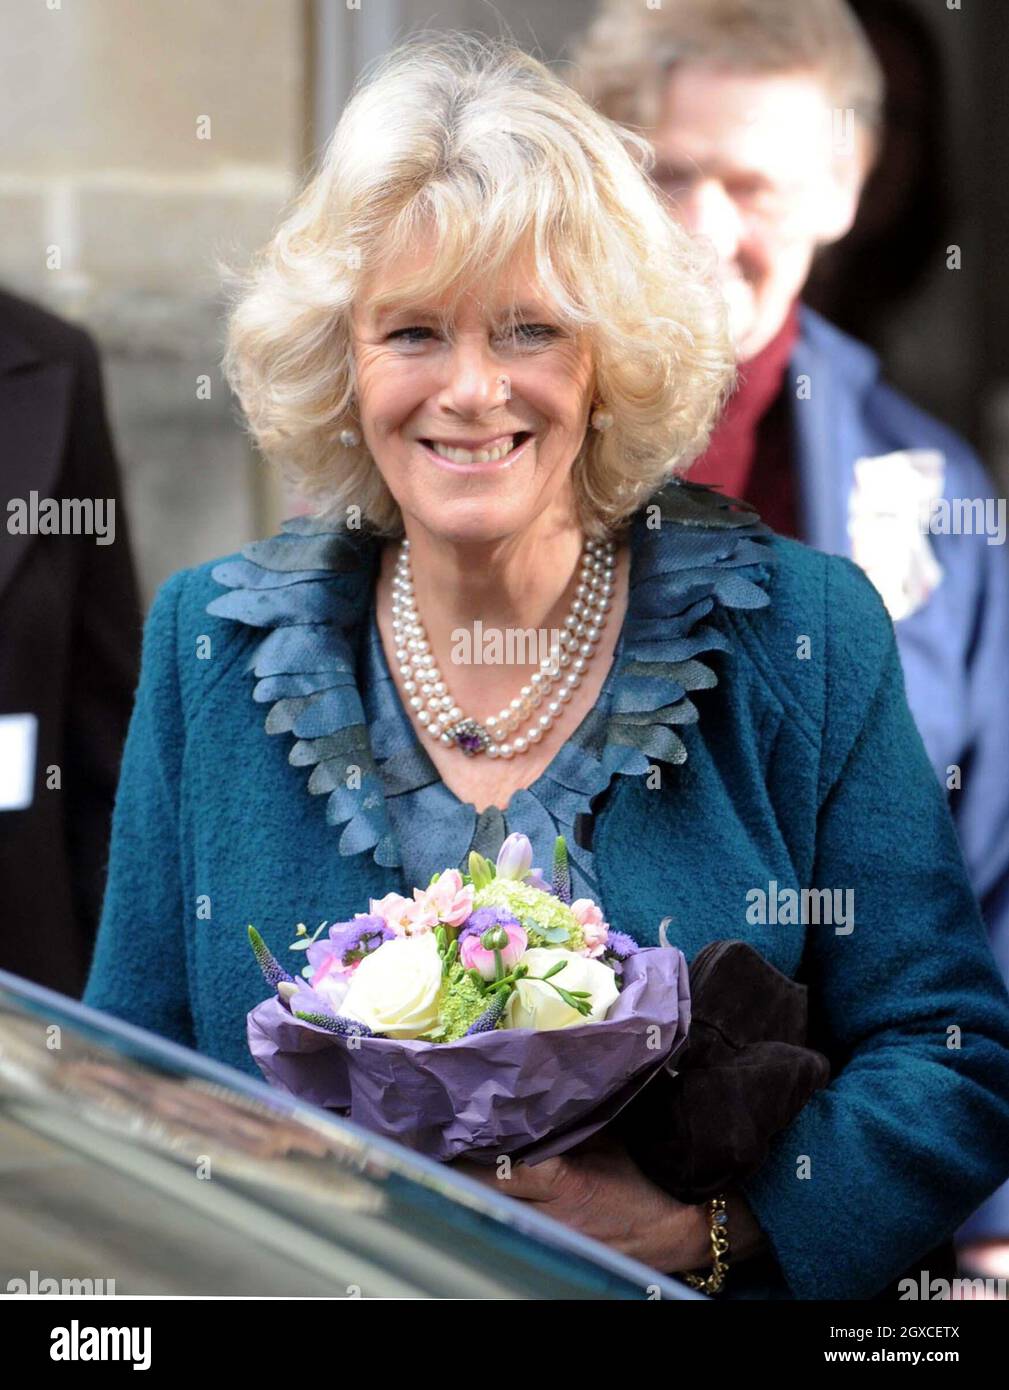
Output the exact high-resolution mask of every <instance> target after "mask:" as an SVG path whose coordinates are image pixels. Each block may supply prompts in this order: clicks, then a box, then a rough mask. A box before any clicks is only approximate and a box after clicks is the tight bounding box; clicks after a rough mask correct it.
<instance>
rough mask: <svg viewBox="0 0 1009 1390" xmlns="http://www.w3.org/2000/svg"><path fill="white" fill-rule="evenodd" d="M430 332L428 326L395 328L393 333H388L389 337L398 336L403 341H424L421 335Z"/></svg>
mask: <svg viewBox="0 0 1009 1390" xmlns="http://www.w3.org/2000/svg"><path fill="white" fill-rule="evenodd" d="M431 332H432V330H431V329H430V328H397V329H396V331H395V333H390V334H389V338H390V339H393V338H398V339H400V341H402V342H404V343H422V342H425V341H426V339H425V338H424V336H423V335H424V334H425V333H426V334H428V335H430V334H431Z"/></svg>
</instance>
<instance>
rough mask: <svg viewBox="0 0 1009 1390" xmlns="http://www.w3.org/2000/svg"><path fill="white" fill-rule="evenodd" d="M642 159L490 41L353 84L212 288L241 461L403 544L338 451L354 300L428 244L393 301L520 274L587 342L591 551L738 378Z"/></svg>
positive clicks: (431, 46) (696, 258)
mask: <svg viewBox="0 0 1009 1390" xmlns="http://www.w3.org/2000/svg"><path fill="white" fill-rule="evenodd" d="M652 159H653V156H652V152H651V147H650V146H649V145H648V143H647V141H646V140H645V139H643V138H642V137H641V136H639V135H636V134H633V133H631V132H629V131H627V130H624V129H623V128H621V127H620V126H617V125H615V124H614V123H613V122H611V121H610V120H608V119H607V118H606V117H605V116H602V115H599V114H598V113H597V112H595V111H593V109H592V108H591V106H589V105H588V104H587V103H586V102H585V101H584V100H583V98H582V97H580V96H579V95H578V94H577V93H576V92H575V91H574V90H573V88H572V87H570V86H568V85H567V84H566V83H565V82H563V81H562V80H561V79H560V78H559V77H557V76H555V75H554V74H553V73H551V72H550V71H549V70H548V69H547V68H546V67H544V65H543V64H542V63H540V62H538V61H537V60H536V59H535V58H532V57H530V56H528V55H527V54H525V53H523V52H522V51H521V50H519V49H517V48H516V47H514V46H513V45H512V44H510V43H508V42H505V41H503V40H488V39H483V38H473V37H470V36H466V35H461V34H452V35H448V36H444V35H441V36H431V35H423V36H420V37H414V38H412V39H410V40H409V41H407V42H406V43H404V44H403V45H402V46H400V47H399V48H397V49H395V50H394V51H393V52H391V53H390V54H388V55H387V56H385V57H384V58H383V59H382V60H381V61H380V62H379V63H378V64H377V65H376V66H375V67H374V68H373V69H372V71H371V72H370V73H365V74H364V75H363V76H362V79H361V81H360V82H359V84H358V86H357V88H356V89H355V92H354V94H353V95H352V97H351V99H350V101H349V102H348V103H347V106H346V107H345V109H344V112H343V115H342V117H341V119H340V122H339V124H338V125H337V127H336V130H335V132H334V134H333V136H332V139H331V141H330V143H329V145H328V148H327V150H326V153H325V157H324V159H323V162H322V165H321V168H320V169H319V172H318V173H317V174H316V175H315V176H314V177H313V178H312V180H311V181H310V182H309V183H308V184H307V186H306V187H305V188H304V190H303V191H302V192H301V193H300V194H299V196H298V197H297V198H296V199H295V201H294V204H293V207H292V209H291V211H290V213H289V215H287V217H286V218H285V220H284V221H283V222H282V224H281V225H280V227H279V229H278V231H277V232H276V233H275V235H274V236H273V238H272V240H271V241H270V242H269V243H268V244H267V246H266V247H265V248H264V249H263V250H262V251H261V252H260V253H259V254H258V256H257V257H255V258H254V260H253V262H252V265H251V267H250V268H249V269H248V270H247V271H246V272H245V273H244V274H236V273H234V272H229V271H228V270H227V268H225V274H226V277H227V278H229V279H230V282H231V286H232V292H233V303H232V305H231V309H230V314H229V319H228V329H227V342H226V350H225V355H224V361H223V366H224V372H225V375H226V377H227V380H228V382H229V384H230V385H231V387H232V389H233V390H234V391H235V393H236V395H237V396H238V399H239V401H240V403H241V405H242V408H243V410H244V412H245V416H246V418H247V421H248V426H249V429H250V431H251V434H252V436H253V438H254V440H255V442H256V444H257V445H258V447H259V448H260V450H261V451H262V452H263V454H264V455H265V456H266V457H267V459H269V460H270V461H271V462H273V463H275V464H276V465H277V466H279V467H280V468H281V470H282V471H283V472H284V473H285V475H286V476H287V477H288V478H289V479H291V481H292V482H293V483H294V484H295V486H296V487H297V488H298V489H299V490H300V491H301V493H302V494H303V495H304V496H305V497H306V498H307V499H309V500H310V502H311V503H312V504H314V505H313V511H314V514H315V515H322V514H327V515H331V516H333V515H336V514H337V513H341V512H344V511H346V510H347V509H348V508H350V507H357V508H360V516H361V517H362V518H363V519H364V520H366V522H367V523H368V524H369V525H370V526H371V527H373V528H374V529H376V530H378V531H379V532H381V533H383V534H386V535H396V534H400V533H401V531H402V519H401V516H400V512H399V507H398V506H397V504H396V501H395V499H394V498H393V496H392V494H391V492H390V491H389V489H388V487H387V486H386V484H385V481H384V479H383V478H382V476H381V474H380V472H379V470H378V468H377V467H376V465H375V462H374V460H373V459H372V457H371V455H370V454H369V453H368V450H367V448H366V447H365V445H364V444H363V443H362V444H360V445H356V446H354V447H349V448H348V447H346V446H345V445H344V444H342V443H341V442H340V433H341V431H342V430H344V429H345V428H346V427H347V426H348V425H350V424H355V423H356V421H355V419H354V396H355V370H354V358H353V346H352V338H351V325H350V316H351V311H352V308H353V306H354V303H355V295H356V294H357V292H358V288H359V286H360V285H361V283H362V279H363V277H365V276H366V275H368V274H369V273H370V272H371V271H373V270H375V269H376V268H383V267H388V266H390V265H391V266H395V264H396V262H397V260H398V259H399V258H400V257H401V255H402V254H403V253H405V252H406V251H407V248H409V247H411V246H412V245H413V244H415V238H416V237H417V236H418V234H420V233H422V232H423V231H425V230H426V231H431V230H433V231H434V232H435V242H434V244H435V247H436V251H435V254H434V256H433V258H432V259H431V261H430V264H428V265H427V266H426V267H425V269H424V271H423V272H422V273H419V274H418V275H415V276H413V277H411V280H410V281H406V280H403V281H402V282H401V283H399V284H398V285H397V286H396V291H395V298H396V299H397V300H399V299H401V298H405V297H409V299H410V301H411V302H413V301H414V297H415V296H417V295H422V296H431V297H435V296H442V295H445V296H447V297H448V300H449V302H450V303H454V302H455V299H456V297H457V296H458V295H459V294H461V293H464V292H465V291H466V290H467V289H473V288H474V287H475V286H480V288H481V292H483V291H484V290H485V289H486V287H488V286H490V285H492V284H493V283H495V282H496V280H497V278H498V277H500V276H504V275H507V273H508V271H509V268H510V267H513V266H514V264H515V262H516V259H517V258H518V257H525V256H527V255H528V256H531V257H532V264H533V267H534V272H535V275H536V277H537V279H538V281H539V284H540V286H541V287H542V288H543V289H544V290H545V291H546V293H547V295H548V296H549V298H550V300H551V301H552V303H553V305H554V307H555V309H556V312H557V313H558V315H559V316H560V318H561V320H562V321H564V322H565V323H566V324H568V326H570V327H571V328H573V329H575V330H583V331H585V332H586V333H587V334H588V335H589V341H590V343H591V346H592V356H593V363H594V368H595V383H596V392H597V395H598V396H599V397H600V398H601V399H602V401H603V402H604V403H605V405H606V408H607V410H608V411H609V412H610V413H611V414H612V416H613V422H614V423H613V426H612V427H611V428H610V429H608V430H606V431H605V432H601V431H597V430H592V429H589V430H587V432H586V437H585V439H584V441H583V443H582V446H581V448H580V450H579V453H578V456H577V458H576V459H575V461H574V464H573V471H572V482H573V485H574V491H575V496H576V499H577V505H578V508H579V512H580V518H579V519H580V521H581V523H582V525H583V526H584V527H585V529H586V531H587V533H588V534H589V535H591V536H596V537H598V536H601V535H602V534H604V532H607V531H610V530H612V529H615V528H616V527H617V526H618V525H619V524H620V523H621V522H622V521H624V520H625V519H626V518H627V517H628V516H630V515H631V514H632V513H633V512H634V511H636V510H637V509H638V507H639V506H640V505H641V504H642V503H643V502H644V501H645V499H646V498H648V497H649V496H651V494H652V493H653V492H654V491H655V490H656V489H657V488H658V487H659V486H661V484H662V483H663V481H665V480H666V479H667V478H668V477H669V476H671V475H672V474H674V473H680V472H683V471H685V469H686V468H687V467H689V465H690V463H691V462H692V461H693V459H694V458H695V457H696V456H697V454H698V453H700V452H701V451H702V450H703V448H704V446H705V445H706V443H707V440H708V436H709V433H710V430H711V426H712V423H713V422H714V420H715V418H716V416H717V414H718V412H719V409H720V407H721V405H722V403H723V401H724V398H725V394H726V393H727V391H728V388H729V386H730V385H731V382H732V378H733V370H734V369H733V357H732V349H731V345H730V341H729V338H728V332H727V325H726V316H725V308H724V303H723V300H722V297H721V294H720V292H719V290H718V287H717V279H716V274H715V267H714V262H713V257H712V256H711V253H710V252H708V251H705V250H702V249H701V247H700V246H699V245H698V244H697V243H695V242H694V241H693V240H692V239H691V238H690V237H689V236H688V235H687V234H686V233H685V232H684V231H682V230H681V229H680V228H678V227H677V226H676V224H675V223H674V222H673V220H672V218H671V217H670V216H669V214H668V212H667V211H666V210H665V208H664V207H663V205H662V203H661V201H660V199H659V197H658V196H657V194H656V193H655V191H654V189H653V187H652V185H651V184H650V182H649V180H648V179H647V177H646V173H647V170H648V169H649V168H650V167H651V162H652ZM389 298H390V297H389V296H384V297H383V299H382V300H381V301H375V302H374V305H373V307H379V305H381V306H383V307H384V305H385V304H386V303H388V301H389Z"/></svg>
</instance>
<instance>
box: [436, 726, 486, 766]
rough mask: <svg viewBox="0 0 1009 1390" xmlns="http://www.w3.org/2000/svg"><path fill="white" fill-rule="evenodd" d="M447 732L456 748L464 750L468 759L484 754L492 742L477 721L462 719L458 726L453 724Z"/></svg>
mask: <svg viewBox="0 0 1009 1390" xmlns="http://www.w3.org/2000/svg"><path fill="white" fill-rule="evenodd" d="M445 732H446V733H447V734H448V736H449V738H451V739H452V741H453V742H454V743H455V745H456V747H457V748H461V749H462V751H463V752H464V753H465V754H466V756H467V758H472V757H475V756H476V754H477V753H482V752H484V750H485V749H486V748H487V747H488V745H489V744H490V741H491V739H490V735H489V734H488V732H487V730H486V729H485V728H484V727H483V725H482V724H478V723H477V722H476V720H475V719H460V720H459V723H458V724H453V725H452V727H451V729H446V731H445Z"/></svg>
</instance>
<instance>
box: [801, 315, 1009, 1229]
mask: <svg viewBox="0 0 1009 1390" xmlns="http://www.w3.org/2000/svg"><path fill="white" fill-rule="evenodd" d="M786 389H788V390H790V391H791V393H792V395H793V397H794V400H793V407H792V425H793V444H794V447H793V459H794V461H795V467H796V471H797V481H798V497H799V535H800V537H801V539H802V540H804V541H806V542H807V543H808V544H809V545H812V546H815V547H816V548H817V549H818V550H824V551H826V552H827V553H829V554H835V555H846V556H849V557H851V558H854V559H856V560H857V561H860V562H861V559H862V556H860V554H859V553H858V550H859V545H860V544H861V546H862V547H863V551H864V553H867V554H869V555H870V556H872V557H873V559H874V560H875V562H876V563H877V565H878V566H879V570H880V572H881V573H882V574H885V575H887V576H889V577H890V579H891V581H893V580H894V577H895V576H896V577H899V575H900V572H901V570H902V569H906V570H907V571H908V573H912V572H913V570H914V567H915V563H916V558H917V559H918V560H919V561H920V559H921V556H920V554H919V555H918V556H917V557H916V555H915V550H916V546H917V548H918V549H919V551H920V549H921V548H922V547H924V548H925V549H926V551H927V550H930V551H931V556H932V560H933V562H936V563H937V566H938V568H937V569H935V568H933V569H932V582H934V588H932V589H931V592H930V593H929V594H928V597H927V598H924V600H923V601H920V602H919V603H918V604H917V606H914V605H913V604H912V605H911V606H912V607H913V611H910V612H906V613H905V615H903V616H901V607H902V606H903V607H905V608H906V607H907V606H908V605H906V604H904V605H901V604H900V602H895V601H894V598H893V595H888V594H887V593H886V592H885V586H884V591H883V598H884V601H886V602H887V604H888V607H890V609H891V614H892V616H893V617H894V620H895V630H896V634H897V645H898V648H899V651H900V656H901V662H902V665H903V668H904V679H905V685H906V689H907V698H908V703H909V705H910V706H911V711H912V713H913V715H914V717H915V722H916V723H917V725H918V728H919V730H920V732H921V735H922V739H923V741H924V743H925V747H926V749H927V751H928V755H929V758H930V760H931V762H932V766H933V767H934V768H935V771H936V774H937V776H938V777H939V778H940V780H941V782H942V784H943V786H944V787H947V788H948V789H949V797H950V809H951V811H952V813H953V818H954V821H955V823H956V826H957V830H958V833H959V837H960V844H961V848H962V849H963V854H964V858H965V860H966V862H967V867H968V869H969V871H970V876H971V880H972V882H973V885H974V890H975V892H976V893H977V896H978V899H979V901H980V903H981V907H982V911H983V914H984V917H985V920H986V922H987V924H988V928H989V932H990V935H991V942H992V949H993V951H994V953H995V957H996V960H997V961H998V964H999V967H1000V969H1001V970H1002V974H1003V976H1004V977H1005V978H1006V979H1007V980H1009V556H1007V554H1006V545H1005V512H1004V504H1003V511H1002V530H1001V533H998V532H997V531H996V530H995V529H994V528H992V527H989V531H988V534H982V533H980V531H979V530H978V524H979V522H980V518H981V516H982V510H981V507H980V505H979V504H980V502H981V501H982V500H983V499H984V500H987V499H990V501H989V509H988V511H987V513H986V515H987V518H988V521H989V522H990V521H992V520H993V519H994V518H995V517H996V516H997V501H996V494H995V491H994V489H993V487H992V484H991V482H990V481H989V479H988V476H987V474H986V473H985V470H984V469H983V467H982V466H981V464H980V463H979V461H978V459H977V458H976V456H975V455H974V454H973V452H972V451H971V449H970V448H969V447H968V445H967V444H966V443H965V442H964V441H963V440H962V439H961V438H960V437H959V436H958V435H957V434H955V433H954V432H953V431H952V430H950V429H948V428H947V427H946V426H944V425H942V424H940V423H939V422H938V421H937V420H934V419H932V418H931V417H930V416H929V415H926V414H925V413H924V412H923V411H921V410H919V409H918V408H917V407H916V406H914V405H912V404H911V402H910V401H908V400H907V399H906V398H905V397H904V396H902V395H900V394H899V392H897V391H894V390H893V389H892V388H890V387H889V386H887V385H885V384H884V382H883V381H882V380H881V379H880V364H879V360H878V358H877V357H876V355H875V354H874V353H873V352H871V351H870V350H869V349H868V348H867V347H865V346H864V345H863V344H861V343H859V342H856V341H855V339H853V338H850V337H848V336H847V335H846V334H844V333H842V332H841V331H840V330H839V329H837V328H835V327H833V325H831V324H829V323H828V322H827V321H826V320H825V319H823V318H821V317H820V316H819V315H818V314H815V313H814V312H813V311H812V310H810V309H807V308H805V307H803V308H802V309H801V311H800V335H799V338H798V340H797V342H796V346H795V349H794V351H793V354H792V358H791V362H790V364H789V380H788V383H787V387H786ZM909 450H911V451H934V452H933V458H934V460H935V464H938V465H939V477H940V480H941V481H940V482H939V489H941V494H942V498H943V499H944V500H945V502H946V503H949V504H950V506H949V507H948V508H947V507H944V505H943V503H942V502H939V504H938V505H936V506H935V507H933V508H932V511H931V514H932V517H933V526H932V528H931V530H929V531H926V532H924V533H923V534H922V533H919V535H918V537H917V539H915V537H914V536H912V535H911V531H910V528H909V526H908V517H909V516H913V512H914V500H913V499H912V498H911V497H910V496H908V493H909V491H911V490H913V488H909V483H911V482H913V480H914V477H915V474H914V470H913V469H912V470H911V471H910V472H909V471H908V469H907V460H906V457H905V458H902V457H900V456H901V455H906V451H909ZM920 456H921V455H920V454H919V457H920ZM936 456H937V457H936ZM860 460H864V461H865V462H861V463H860V462H859V461H860ZM895 497H896V499H897V502H896V504H895ZM901 497H904V500H905V503H906V506H905V507H904V508H903V509H902V507H901V506H900V502H899V499H900V498H901ZM969 501H972V502H974V503H975V506H974V507H969V506H967V507H964V506H963V505H962V504H964V503H966V502H969ZM958 516H967V517H973V518H974V519H975V526H974V533H973V534H949V531H951V530H953V529H956V527H957V523H956V518H957V517H958ZM867 517H870V518H873V519H872V520H871V521H870V522H868V523H867V521H866V518H867ZM860 527H861V532H860V530H859V528H860ZM869 574H870V577H871V578H872V577H874V576H873V571H872V567H871V566H870V567H869ZM958 783H959V786H957V784H958ZM965 1230H966V1232H967V1233H968V1234H975V1235H983V1234H991V1235H1002V1236H1005V1237H1009V1185H1007V1186H1006V1187H1004V1188H1002V1189H1000V1191H999V1192H998V1193H996V1194H995V1195H994V1196H993V1197H992V1198H991V1199H990V1201H989V1203H987V1204H986V1206H985V1207H984V1208H982V1209H981V1211H980V1212H979V1213H977V1215H976V1217H975V1218H974V1220H973V1221H972V1222H971V1223H969V1227H968V1228H965Z"/></svg>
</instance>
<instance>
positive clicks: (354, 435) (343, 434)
mask: <svg viewBox="0 0 1009 1390" xmlns="http://www.w3.org/2000/svg"><path fill="white" fill-rule="evenodd" d="M360 442H361V436H360V435H359V434H358V432H357V430H355V429H346V430H341V431H340V443H341V444H342V445H343V447H344V448H345V449H356V448H357V446H358V444H360Z"/></svg>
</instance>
